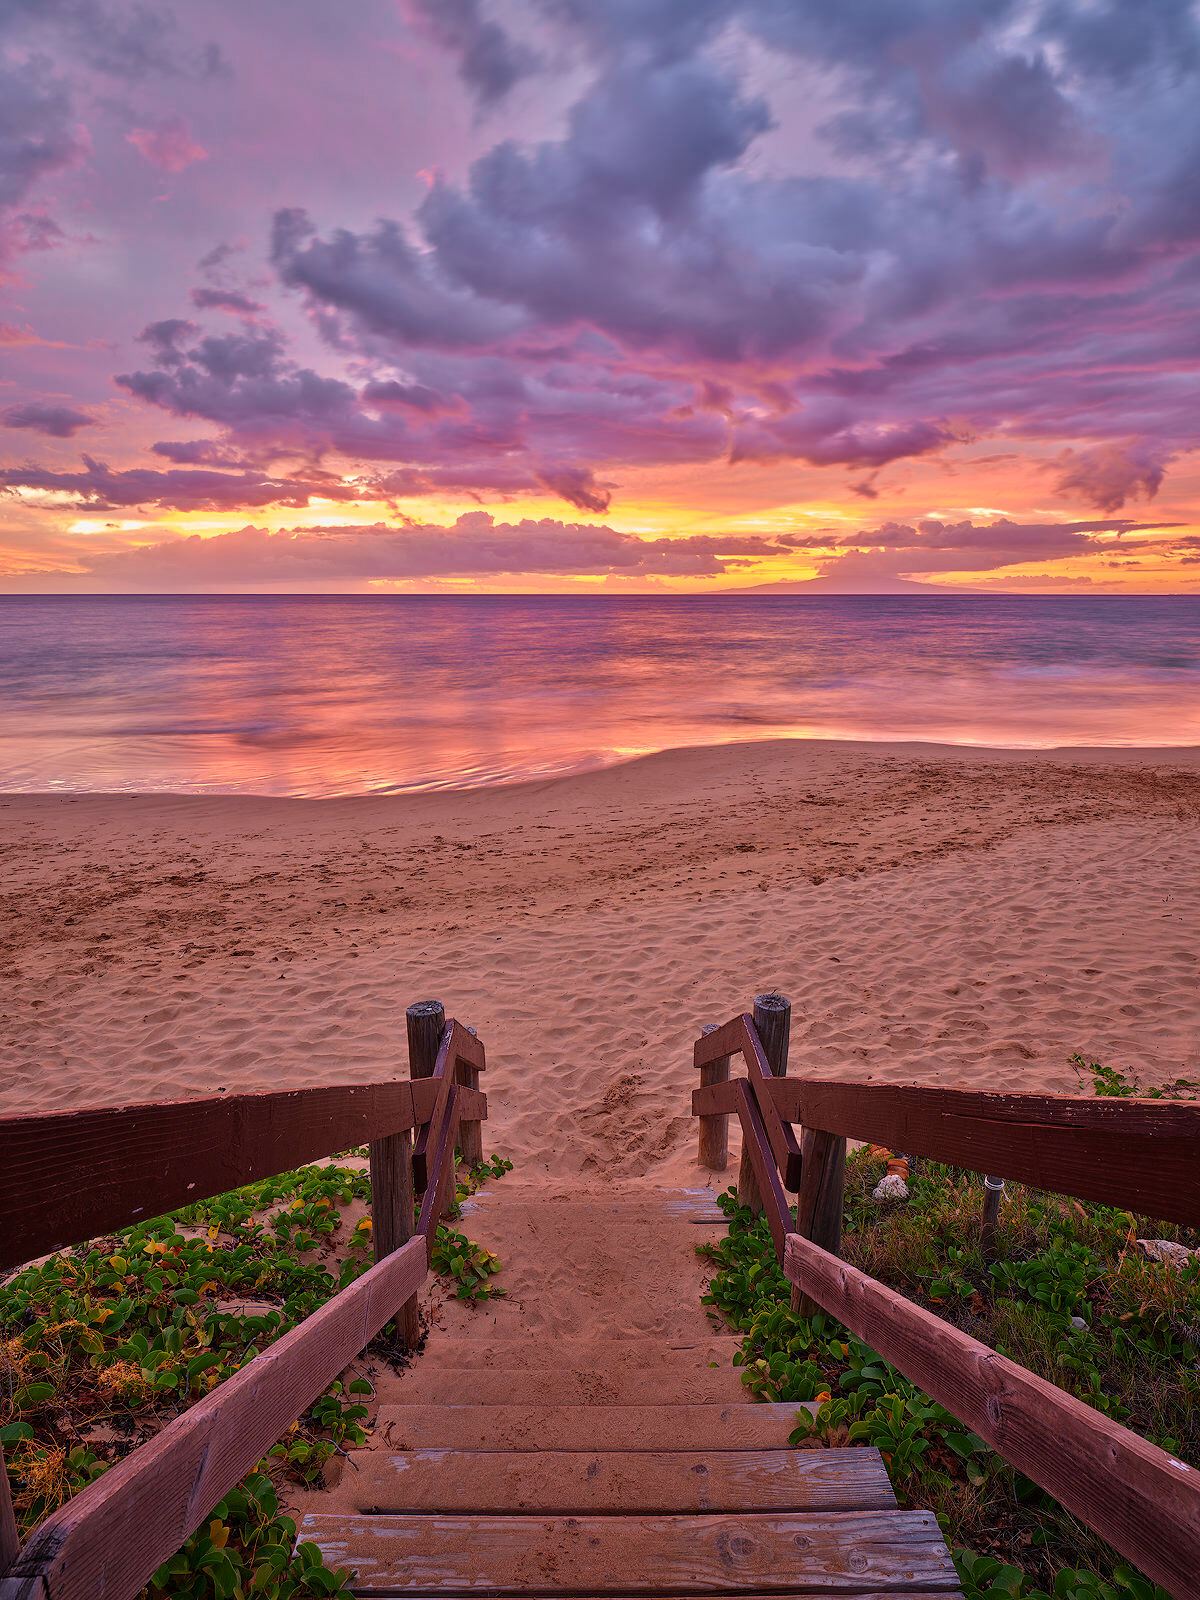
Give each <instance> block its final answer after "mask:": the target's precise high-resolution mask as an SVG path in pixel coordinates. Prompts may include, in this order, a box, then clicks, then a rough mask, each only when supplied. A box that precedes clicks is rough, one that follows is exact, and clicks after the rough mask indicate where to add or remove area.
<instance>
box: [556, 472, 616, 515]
mask: <svg viewBox="0 0 1200 1600" xmlns="http://www.w3.org/2000/svg"><path fill="white" fill-rule="evenodd" d="M538 477H539V478H540V479H541V481H542V482H543V483H544V484H545V485H546V487H547V489H553V491H554V493H555V494H557V495H560V496H561V497H562V499H564V500H566V501H567V502H568V504H570V505H573V506H578V507H579V509H580V511H596V512H600V511H607V510H608V506H609V502H610V501H611V499H612V494H611V493H610V491H609V490H607V489H601V488H599V487H597V484H596V478H595V474H594V473H593V472H592V469H591V468H590V467H581V466H561V467H545V468H544V469H543V470H542V471H541V472H540V473H539V474H538Z"/></svg>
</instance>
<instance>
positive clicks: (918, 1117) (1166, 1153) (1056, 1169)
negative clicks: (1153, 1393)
mask: <svg viewBox="0 0 1200 1600" xmlns="http://www.w3.org/2000/svg"><path fill="white" fill-rule="evenodd" d="M753 1031H754V1030H753V1022H752V1020H751V1019H749V1018H748V1017H746V1016H740V1017H735V1018H733V1019H732V1021H730V1022H728V1023H726V1024H724V1026H723V1027H720V1028H710V1029H707V1030H706V1031H705V1033H704V1034H703V1035H702V1036H701V1038H700V1039H698V1040H697V1041H696V1047H695V1062H696V1065H697V1066H698V1067H700V1068H701V1069H706V1068H709V1067H710V1064H712V1063H719V1062H720V1060H721V1058H722V1057H724V1056H727V1055H731V1054H734V1053H737V1052H740V1053H741V1054H742V1055H743V1056H744V1057H745V1059H746V1062H747V1075H746V1077H745V1078H737V1079H728V1078H727V1077H726V1075H725V1074H724V1072H720V1071H718V1072H715V1073H713V1074H712V1075H711V1076H710V1077H709V1081H708V1082H703V1083H702V1084H701V1086H700V1088H698V1089H697V1090H696V1091H695V1093H694V1094H693V1096H692V1113H693V1115H694V1116H697V1117H700V1118H706V1119H709V1124H710V1130H711V1126H712V1123H713V1122H714V1121H717V1120H720V1119H727V1118H728V1117H729V1116H731V1115H736V1116H737V1117H738V1119H739V1121H740V1123H741V1128H742V1147H743V1151H744V1152H745V1153H746V1155H747V1156H748V1157H749V1162H750V1165H751V1166H752V1168H753V1170H754V1174H755V1178H756V1191H755V1192H756V1195H757V1196H761V1202H762V1206H763V1209H764V1211H765V1213H766V1216H767V1221H768V1223H769V1225H770V1229H771V1236H772V1239H773V1241H774V1243H775V1248H776V1250H777V1252H778V1254H779V1258H780V1261H781V1263H782V1265H783V1270H784V1275H785V1276H786V1278H787V1279H788V1281H789V1283H791V1285H792V1305H793V1308H794V1309H799V1310H802V1311H803V1312H804V1313H805V1314H806V1315H811V1314H812V1313H813V1312H814V1311H815V1310H816V1309H817V1308H821V1309H823V1310H825V1311H828V1312H829V1313H830V1314H831V1315H833V1316H835V1317H836V1318H837V1319H838V1321H839V1322H841V1323H843V1324H844V1325H845V1326H846V1327H847V1328H849V1329H850V1331H851V1332H852V1333H854V1334H856V1335H857V1336H858V1337H859V1338H861V1339H863V1340H865V1341H866V1342H867V1343H868V1344H869V1345H870V1346H871V1348H872V1349H874V1350H877V1351H878V1352H879V1354H880V1355H881V1356H882V1357H883V1358H884V1359H885V1360H886V1361H890V1362H891V1363H892V1365H893V1366H894V1367H896V1368H897V1370H898V1371H900V1372H902V1373H903V1374H904V1375H905V1376H906V1377H907V1378H909V1379H911V1380H912V1382H914V1383H916V1384H919V1385H920V1386H921V1388H922V1389H924V1390H925V1391H926V1392H927V1393H928V1394H930V1395H932V1397H933V1398H934V1399H935V1400H937V1401H938V1402H939V1403H940V1404H941V1405H944V1406H945V1407H946V1409H947V1410H948V1411H950V1412H951V1413H952V1414H953V1415H954V1416H955V1417H956V1418H958V1420H959V1421H960V1422H961V1423H963V1424H964V1425H965V1426H966V1427H968V1428H971V1429H973V1430H974V1431H975V1432H976V1433H978V1434H979V1435H980V1437H981V1438H982V1439H984V1440H986V1442H987V1443H988V1444H990V1445H991V1446H992V1448H993V1449H995V1450H996V1451H998V1452H999V1454H1001V1455H1002V1456H1004V1458H1005V1459H1006V1460H1007V1461H1009V1462H1011V1464H1012V1465H1013V1466H1015V1467H1016V1468H1018V1470H1019V1471H1021V1472H1023V1473H1025V1475H1026V1476H1027V1477H1029V1478H1031V1479H1032V1480H1033V1481H1034V1482H1035V1483H1037V1484H1038V1485H1040V1487H1041V1488H1043V1489H1045V1490H1046V1492H1047V1493H1048V1494H1051V1495H1053V1496H1054V1498H1055V1499H1056V1500H1058V1501H1060V1502H1061V1504H1063V1505H1064V1506H1066V1507H1067V1509H1068V1510H1070V1511H1072V1512H1074V1514H1075V1515H1076V1516H1077V1517H1079V1519H1080V1520H1081V1521H1082V1522H1084V1523H1085V1524H1086V1525H1087V1526H1088V1527H1089V1528H1091V1529H1092V1530H1093V1531H1094V1532H1095V1533H1097V1534H1098V1535H1099V1536H1100V1537H1101V1538H1102V1539H1104V1540H1106V1541H1107V1542H1108V1543H1109V1544H1111V1545H1112V1546H1113V1547H1114V1548H1115V1549H1116V1550H1118V1551H1120V1553H1121V1554H1122V1555H1124V1556H1126V1557H1127V1558H1128V1559H1129V1560H1130V1561H1133V1562H1135V1563H1136V1565H1137V1566H1138V1567H1140V1568H1141V1570H1142V1571H1143V1572H1145V1573H1146V1574H1147V1575H1148V1576H1149V1577H1150V1578H1152V1579H1153V1580H1154V1582H1155V1583H1159V1584H1162V1585H1163V1586H1164V1587H1165V1588H1166V1589H1168V1590H1169V1591H1170V1593H1171V1594H1172V1595H1174V1596H1175V1597H1176V1600H1200V1471H1198V1470H1197V1469H1196V1468H1194V1467H1190V1466H1188V1465H1187V1464H1186V1463H1185V1462H1182V1461H1178V1460H1176V1459H1175V1457H1173V1456H1170V1455H1168V1454H1167V1453H1166V1452H1165V1451H1163V1450H1160V1449H1158V1448H1157V1446H1155V1445H1152V1444H1150V1443H1149V1442H1148V1441H1147V1440H1145V1439H1143V1438H1141V1437H1140V1436H1139V1435H1138V1434H1135V1433H1133V1432H1132V1431H1131V1430H1130V1429H1128V1428H1123V1427H1121V1426H1120V1425H1119V1424H1118V1423H1115V1422H1113V1421H1112V1420H1111V1419H1110V1418H1108V1417H1105V1416H1102V1415H1101V1414H1100V1413H1099V1412H1098V1411H1095V1410H1093V1408H1092V1407H1091V1406H1089V1405H1087V1404H1085V1403H1084V1402H1083V1401H1082V1400H1078V1399H1076V1398H1075V1397H1074V1396H1073V1395H1069V1394H1067V1393H1066V1392H1065V1391H1064V1390H1062V1389H1059V1388H1057V1387H1056V1386H1055V1385H1054V1384H1052V1383H1048V1382H1046V1381H1045V1380H1044V1379H1042V1378H1039V1377H1037V1376H1036V1375H1035V1374H1034V1373H1032V1372H1029V1371H1028V1370H1027V1369H1026V1368H1024V1367H1021V1366H1018V1365H1017V1364H1016V1363H1015V1362H1013V1361H1010V1360H1008V1359H1007V1357H1005V1356H1001V1355H1000V1354H999V1353H998V1352H997V1351H995V1350H992V1349H989V1348H988V1346H986V1345H983V1344H980V1343H979V1341H978V1340H976V1339H972V1338H970V1337H969V1336H968V1335H967V1334H964V1333H962V1332H960V1331H959V1330H958V1329H957V1328H955V1327H953V1326H951V1324H950V1323H948V1322H944V1321H943V1320H942V1319H941V1318H940V1317H937V1316H935V1315H934V1314H933V1313H932V1312H929V1311H925V1310H923V1309H922V1308H921V1307H920V1306H917V1305H915V1304H914V1303H913V1302H912V1301H911V1300H908V1299H906V1298H905V1297H904V1296H903V1295H901V1294H898V1293H896V1292H895V1291H894V1290H892V1289H888V1288H887V1287H885V1285H883V1284H881V1283H878V1282H876V1280H875V1279H873V1278H870V1277H868V1276H867V1275H866V1274H865V1273H863V1272H860V1271H858V1269H857V1268H855V1267H851V1266H849V1265H848V1264H847V1263H845V1262H844V1261H842V1260H840V1259H839V1257H838V1254H837V1250H838V1248H839V1245H840V1239H841V1221H842V1183H843V1172H844V1164H845V1143H846V1139H847V1138H848V1137H852V1138H859V1139H869V1140H872V1141H874V1142H876V1143H879V1144H883V1145H886V1146H887V1147H888V1148H889V1149H893V1150H903V1151H904V1152H905V1153H906V1154H908V1155H921V1156H926V1157H928V1158H930V1159H932V1160H936V1161H943V1162H946V1163H947V1164H949V1165H952V1166H957V1167H963V1168H966V1169H968V1170H971V1171H976V1172H985V1173H988V1174H991V1175H994V1176H1003V1177H1006V1178H1012V1179H1015V1180H1017V1181H1019V1182H1022V1183H1027V1184H1030V1185H1032V1186H1033V1187H1036V1188H1039V1189H1045V1190H1050V1191H1052V1192H1055V1193H1060V1194H1070V1195H1076V1196H1079V1197H1081V1198H1083V1199H1089V1200H1094V1201H1098V1202H1100V1203H1102V1204H1105V1205H1117V1206H1121V1207H1124V1208H1128V1209H1136V1210H1137V1211H1139V1212H1141V1213H1142V1214H1144V1215H1147V1216H1153V1217H1161V1218H1168V1219H1170V1220H1172V1221H1176V1222H1182V1223H1185V1224H1189V1225H1191V1226H1196V1225H1197V1223H1198V1222H1200V1106H1194V1105H1180V1104H1178V1103H1177V1102H1165V1101H1161V1100H1126V1099H1121V1100H1117V1099H1104V1098H1094V1097H1084V1096H1074V1095H1034V1094H994V1093H990V1092H980V1091H975V1090H965V1089H940V1088H926V1087H924V1086H922V1085H917V1084H875V1083H869V1084H867V1083H846V1082H837V1081H824V1080H817V1079H811V1078H802V1077H801V1078H797V1077H791V1078H784V1077H766V1078H761V1077H759V1076H758V1075H756V1074H755V1073H754V1070H753V1067H752V1065H751V1062H752V1059H753V1056H754V1054H755V1052H754V1048H753V1039H752V1038H751V1035H752V1034H753ZM767 1105H769V1106H770V1108H771V1110H772V1111H773V1112H774V1114H775V1115H776V1116H777V1117H779V1118H780V1120H782V1121H783V1122H785V1123H787V1124H791V1123H794V1122H796V1121H800V1122H802V1123H803V1124H804V1135H803V1140H802V1144H801V1150H802V1160H801V1172H800V1182H799V1190H800V1193H799V1200H798V1203H797V1207H796V1217H795V1219H793V1217H792V1214H791V1211H790V1209H789V1207H788V1201H787V1196H786V1194H785V1193H784V1191H783V1187H782V1185H781V1183H780V1181H779V1170H778V1166H777V1161H778V1145H777V1142H776V1141H775V1140H773V1139H771V1138H770V1133H769V1129H770V1123H769V1118H768V1114H767V1112H766V1110H765V1107H766V1106H767ZM702 1127H703V1124H702ZM723 1142H724V1135H723V1132H718V1133H716V1134H714V1133H713V1132H712V1131H709V1133H708V1135H707V1138H706V1139H704V1140H703V1141H702V1151H703V1150H709V1151H713V1150H715V1151H718V1152H720V1151H721V1150H722V1148H723ZM722 1165H723V1160H722Z"/></svg>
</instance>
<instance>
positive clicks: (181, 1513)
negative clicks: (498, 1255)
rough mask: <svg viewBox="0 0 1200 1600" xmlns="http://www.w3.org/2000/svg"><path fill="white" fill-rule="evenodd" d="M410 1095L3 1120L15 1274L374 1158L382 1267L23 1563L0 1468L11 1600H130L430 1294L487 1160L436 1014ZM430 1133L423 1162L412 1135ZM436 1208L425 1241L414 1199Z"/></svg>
mask: <svg viewBox="0 0 1200 1600" xmlns="http://www.w3.org/2000/svg"><path fill="white" fill-rule="evenodd" d="M408 1037H409V1064H410V1070H411V1073H412V1079H411V1081H408V1082H403V1081H402V1082H393V1083H372V1084H354V1085H348V1086H345V1087H341V1086H337V1087H323V1088H318V1089H300V1090H296V1091H294V1092H291V1093H287V1094H263V1095H237V1096H231V1097H229V1098H228V1099H220V1100H216V1099H207V1100H192V1101H176V1102H169V1103H165V1104H159V1105H138V1106H127V1107H116V1108H112V1109H109V1108H105V1109H102V1110H89V1111H76V1112H64V1113H61V1114H53V1115H50V1116H40V1117H14V1118H10V1119H7V1120H0V1148H2V1149H3V1151H4V1163H3V1165H2V1166H0V1225H2V1230H3V1232H2V1237H3V1253H2V1255H0V1266H14V1265H18V1264H20V1263H21V1262H23V1261H27V1260H29V1259H31V1258H32V1257H34V1256H37V1255H40V1254H43V1253H45V1252H47V1251H49V1250H53V1249H57V1248H61V1247H62V1246H64V1245H68V1244H75V1243H79V1242H82V1241H84V1240H86V1239H89V1238H94V1237H96V1236H97V1235H100V1234H103V1233H107V1232H111V1231H113V1230H114V1229H116V1228H122V1227H126V1226H128V1225H129V1224H131V1223H136V1222H140V1221H144V1220H146V1219H148V1218H150V1217H153V1216H157V1215H162V1214H163V1213H164V1212H166V1211H171V1210H175V1209H177V1208H178V1207H179V1206H182V1205H187V1204H191V1203H192V1202H194V1201H197V1200H202V1199H206V1198H208V1197H209V1196H211V1195H214V1194H221V1193H224V1192H225V1191H226V1190H228V1189H231V1188H236V1187H237V1186H238V1185H240V1184H244V1183H250V1182H254V1181H255V1180H257V1179H259V1178H264V1177H270V1176H274V1175H275V1174H276V1173H279V1172H284V1171H287V1170H288V1169H290V1168H291V1167H294V1166H298V1165H301V1164H303V1163H305V1162H308V1161H312V1160H314V1159H315V1158H317V1157H320V1156H323V1155H330V1154H334V1153H336V1152H338V1151H340V1150H344V1149H346V1148H347V1147H350V1146H353V1145H356V1144H360V1143H362V1142H364V1141H367V1142H369V1147H370V1157H371V1200H372V1216H373V1224H374V1227H373V1238H374V1247H375V1265H374V1266H373V1267H372V1268H371V1269H370V1271H368V1272H366V1273H364V1274H363V1275H362V1277H360V1278H358V1279H356V1280H355V1281H354V1282H353V1283H352V1284H350V1285H349V1287H348V1288H346V1289H343V1290H342V1291H341V1293H340V1294H337V1295H335V1296H334V1297H333V1299H332V1300H329V1301H328V1302H327V1303H326V1304H325V1305H323V1306H322V1307H320V1309H319V1310H317V1311H315V1312H314V1313H313V1314H312V1315H311V1316H310V1317H307V1318H306V1319H305V1320H304V1321H303V1322H301V1323H300V1324H299V1325H298V1326H297V1327H295V1328H293V1329H292V1330H291V1331H290V1332H289V1333H286V1334H284V1335H283V1337H282V1338H280V1339H277V1340H276V1341H275V1343H274V1344H272V1345H271V1346H270V1347H269V1348H268V1349H267V1350H265V1351H263V1352H262V1354H261V1355H258V1356H255V1357H254V1359H253V1360H251V1361H249V1362H247V1364H246V1365H245V1366H244V1367H242V1368H241V1369H240V1370H239V1371H238V1372H236V1373H235V1374H234V1375H233V1377H231V1378H228V1379H226V1381H225V1382H224V1383H222V1384H220V1385H219V1386H218V1387H217V1388H216V1389H214V1390H213V1391H212V1392H211V1393H210V1394H208V1395H206V1396H205V1397H204V1399H202V1400H200V1401H199V1402H197V1404H196V1405H194V1406H192V1407H191V1408H190V1409H189V1410H188V1411H185V1412H184V1413H183V1414H182V1415H181V1416H179V1417H176V1418H175V1420H174V1421H173V1422H171V1423H169V1424H168V1425H167V1426H166V1427H165V1428H163V1429H162V1431H161V1432H160V1433H158V1434H156V1435H155V1436H154V1437H153V1438H152V1439H150V1440H148V1441H147V1442H146V1443H145V1444H143V1445H140V1446H139V1447H138V1448H137V1449H136V1450H133V1451H131V1452H130V1453H129V1454H128V1455H127V1456H125V1457H124V1458H123V1460H121V1461H120V1462H118V1463H117V1465H116V1466H114V1467H111V1468H110V1469H109V1470H108V1471H107V1472H106V1473H104V1474H103V1476H102V1477H100V1478H97V1479H96V1480H95V1481H94V1482H93V1483H91V1484H89V1485H88V1486H87V1487H86V1488H85V1489H82V1490H81V1491H80V1492H79V1493H78V1494H77V1495H75V1496H74V1497H73V1498H72V1499H71V1500H69V1501H68V1502H67V1503H66V1504H65V1505H64V1506H62V1507H61V1508H60V1509H59V1510H58V1511H56V1512H55V1513H54V1514H53V1515H51V1516H49V1517H47V1518H46V1519H45V1521H44V1522H42V1523H41V1524H40V1525H39V1526H38V1527H37V1528H35V1529H34V1530H33V1532H32V1533H31V1534H30V1536H29V1538H28V1539H27V1540H26V1541H25V1544H24V1546H22V1547H19V1548H18V1541H17V1536H16V1525H15V1522H14V1520H13V1514H12V1508H11V1505H10V1504H9V1500H8V1492H7V1491H8V1479H7V1475H6V1473H5V1470H4V1463H3V1457H2V1455H0V1484H2V1487H0V1600H133V1597H134V1596H135V1595H137V1594H138V1592H139V1591H140V1590H141V1589H142V1587H143V1586H144V1585H145V1583H146V1581H147V1579H148V1578H149V1577H150V1575H151V1574H152V1573H153V1572H154V1571H156V1570H157V1568H158V1567H159V1566H161V1565H162V1563H163V1562H164V1561H165V1560H167V1559H168V1557H170V1556H171V1555H173V1554H174V1553H175V1551H176V1550H178V1549H179V1547H180V1546H181V1545H182V1544H183V1542H184V1540H185V1539H186V1538H187V1537H188V1536H189V1534H191V1533H193V1532H194V1531H195V1530H196V1528H198V1527H199V1526H200V1524H201V1523H202V1522H203V1521H204V1520H205V1518H206V1517H207V1516H208V1515H209V1514H210V1512H211V1510H212V1507H213V1506H214V1505H216V1504H217V1502H218V1501H219V1500H221V1499H223V1497H224V1496H225V1495H226V1494H228V1493H229V1491H230V1490H231V1489H232V1488H233V1487H234V1486H235V1485H236V1484H237V1483H238V1482H239V1481H240V1480H241V1479H242V1478H243V1477H244V1476H245V1475H246V1473H247V1472H249V1471H250V1470H251V1469H252V1468H253V1467H254V1465H255V1464H256V1462H258V1461H259V1460H260V1459H261V1458H262V1457H263V1455H265V1454H266V1452H267V1451H268V1450H269V1449H270V1447H271V1446H272V1445H273V1444H274V1443H275V1442H276V1440H277V1439H278V1438H279V1436H280V1435H281V1434H282V1433H283V1432H284V1430H285V1429H286V1428H287V1427H288V1425H289V1424H290V1423H291V1422H293V1421H294V1420H295V1419H296V1418H297V1417H298V1416H299V1415H300V1413H301V1412H302V1411H303V1410H304V1409H305V1407H306V1406H308V1405H310V1404H311V1403H312V1402H313V1401H314V1400H315V1399H316V1398H317V1396H318V1395H319V1394H321V1393H322V1391H323V1390H324V1389H325V1388H327V1387H328V1385H329V1384H330V1383H331V1382H332V1381H333V1379H334V1378H336V1377H337V1375H338V1373H339V1372H341V1371H342V1370H343V1369H344V1368H345V1367H346V1365H347V1364H348V1363H349V1362H350V1361H352V1360H353V1359H354V1357H355V1356H356V1355H358V1354H359V1353H360V1352H361V1351H362V1350H363V1349H365V1347H366V1346H367V1344H368V1343H369V1342H370V1341H371V1339H372V1338H374V1336H375V1334H376V1333H378V1332H379V1330H380V1328H382V1327H383V1326H384V1324H385V1323H387V1322H389V1321H390V1320H392V1319H393V1318H395V1319H396V1321H397V1324H398V1328H399V1333H400V1338H401V1341H402V1342H404V1343H405V1344H406V1346H407V1347H408V1348H411V1347H412V1345H413V1343H415V1341H416V1339H417V1338H418V1337H419V1326H418V1323H417V1314H416V1312H417V1302H416V1295H417V1291H418V1290H419V1289H420V1287H421V1285H422V1284H423V1283H424V1281H425V1278H426V1276H427V1274H428V1270H429V1257H430V1253H431V1250H432V1244H433V1236H434V1233H435V1232H436V1229H437V1225H438V1222H439V1221H440V1220H441V1218H442V1216H443V1215H444V1214H445V1212H446V1210H447V1207H448V1205H449V1204H450V1203H451V1202H452V1201H453V1194H454V1151H455V1145H456V1143H457V1144H458V1145H459V1146H460V1147H461V1149H462V1151H463V1154H464V1157H465V1158H466V1159H468V1160H471V1161H478V1160H480V1159H482V1138H481V1128H480V1125H481V1123H482V1122H483V1120H484V1119H485V1118H486V1116H487V1100H486V1098H485V1096H484V1095H482V1094H481V1093H480V1092H479V1089H478V1087H477V1085H478V1077H479V1073H480V1072H481V1071H482V1070H483V1069H484V1067H485V1065H486V1062H485V1057H484V1050H483V1046H482V1044H480V1042H479V1040H478V1039H477V1038H476V1037H475V1036H474V1033H473V1032H472V1031H470V1030H468V1029H466V1028H464V1027H463V1026H462V1025H461V1024H460V1023H457V1022H455V1021H454V1020H453V1019H452V1018H451V1019H447V1018H446V1016H445V1012H444V1010H443V1008H442V1006H441V1005H440V1004H439V1003H438V1002H436V1001H424V1002H421V1003H420V1004H418V1005H416V1006H411V1007H410V1008H409V1011H408ZM414 1129H415V1130H416V1136H417V1138H416V1142H417V1152H419V1154H418V1153H416V1152H414V1150H413V1144H412V1131H413V1130H414ZM421 1191H423V1192H424V1199H423V1202H422V1206H421V1214H420V1217H419V1218H418V1219H417V1221H416V1224H415V1226H414V1219H413V1214H414V1207H415V1196H416V1194H417V1193H419V1192H421Z"/></svg>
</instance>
